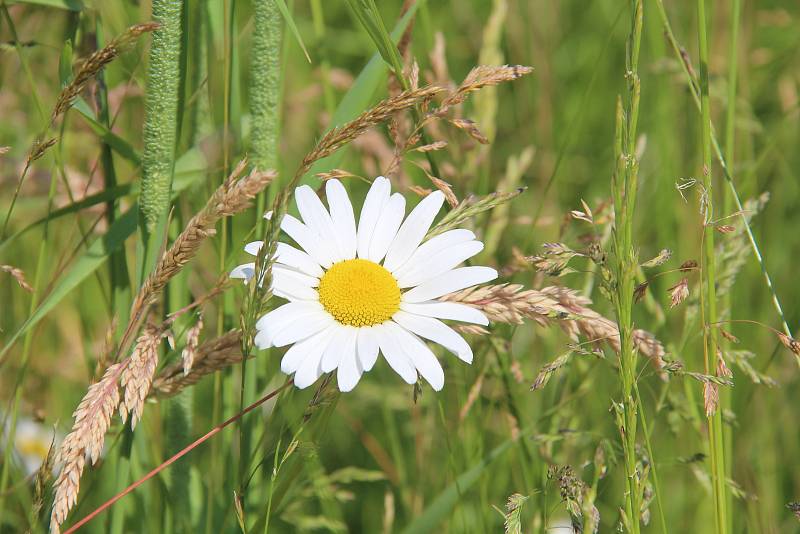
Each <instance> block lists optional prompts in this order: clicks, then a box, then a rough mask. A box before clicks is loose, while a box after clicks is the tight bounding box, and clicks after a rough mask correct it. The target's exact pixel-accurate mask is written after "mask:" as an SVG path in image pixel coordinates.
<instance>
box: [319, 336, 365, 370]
mask: <svg viewBox="0 0 800 534" xmlns="http://www.w3.org/2000/svg"><path fill="white" fill-rule="evenodd" d="M357 333H358V330H357V329H355V328H353V327H352V326H350V325H343V324H337V325H336V329H335V330H334V332H333V337H332V338H331V344H330V345H328V348H327V349H325V353H324V354H323V355H322V372H323V373H330V372H331V371H333V370H334V369H336V367H338V366H339V363H340V362H341V361H342V358H343V357H344V355H345V354H347V353H348V352H350V351H353V353H355V351H356V334H357Z"/></svg>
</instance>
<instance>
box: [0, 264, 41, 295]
mask: <svg viewBox="0 0 800 534" xmlns="http://www.w3.org/2000/svg"><path fill="white" fill-rule="evenodd" d="M0 271H3V272H4V273H8V274H10V275H11V277H12V278H13V279H14V280H16V281H17V284H18V285H19V287H21V288H22V289H24V290H25V291H27V292H29V293H32V292H33V288H32V287H31V285H30V284H29V283H28V281H27V280H26V279H25V273H24V272H23V271H22V269H18V268H17V267H14V266H12V265H0Z"/></svg>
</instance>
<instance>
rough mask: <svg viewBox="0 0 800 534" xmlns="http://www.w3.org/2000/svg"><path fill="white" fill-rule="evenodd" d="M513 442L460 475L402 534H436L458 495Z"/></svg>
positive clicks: (453, 506) (504, 445)
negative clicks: (429, 533)
mask: <svg viewBox="0 0 800 534" xmlns="http://www.w3.org/2000/svg"><path fill="white" fill-rule="evenodd" d="M515 441H516V440H514V439H509V440H506V441H505V442H503V443H502V444H500V445H499V446H497V447H496V448H494V449H493V450H492V451H491V452H490V453H489V454H488V455H487V456H486V457H485V458H484V459H483V460H481V461H480V462H479V463H478V464H476V465H474V466H473V467H471V468H470V469H469V470H467V471H464V472H463V473H461V475H459V477H458V478H457V479H456V481H455V482H453V483H452V484H450V485H449V486H447V488H446V489H445V490H444V491H443V492H442V493H440V494H439V495H438V496H437V497H436V498H435V499H434V500H433V502H431V504H430V506H428V507H427V508H426V509H425V511H423V512H422V515H420V516H419V517H417V518H416V519H415V520H414V521H412V522H411V524H410V525H408V526H407V527H406V528H405V529H404V530H403V532H402V534H421V533H424V532H438V531H439V530H438V526H439V524H440V523H441V522H442V521H444V520H445V519H446V518H447V517H448V516H449V515H450V513H451V512H452V510H453V508H455V506H456V504H457V503H458V500H459V497H460V495H463V494H464V493H466V491H467V490H469V489H470V488H471V487H472V485H473V484H475V483H476V482H477V481H478V480H479V479H480V478H481V475H482V474H483V472H484V471H485V470H486V468H487V467H489V466H490V465H491V464H492V462H494V461H495V460H497V459H498V458H499V457H500V456H502V455H503V453H505V452H506V451H507V450H508V449H509V448H510V447H511V446H512V445H513V444H514V443H515Z"/></svg>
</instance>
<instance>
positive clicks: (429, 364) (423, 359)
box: [395, 327, 444, 391]
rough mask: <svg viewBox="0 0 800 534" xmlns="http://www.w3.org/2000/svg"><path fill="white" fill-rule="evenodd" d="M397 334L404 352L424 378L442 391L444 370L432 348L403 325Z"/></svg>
mask: <svg viewBox="0 0 800 534" xmlns="http://www.w3.org/2000/svg"><path fill="white" fill-rule="evenodd" d="M395 334H396V335H397V338H398V340H399V341H400V347H401V348H402V349H403V352H405V353H406V356H408V357H409V358H410V359H411V361H412V363H413V364H414V367H416V368H417V370H418V371H419V374H420V375H422V378H424V379H425V381H427V382H428V384H430V385H431V387H432V388H433V389H434V390H436V391H440V390H441V389H442V387H444V370H442V365H441V364H440V363H439V360H437V359H436V356H435V355H434V354H433V352H432V351H431V349H429V348H428V346H427V345H425V342H424V341H422V340H421V339H419V338H418V337H417V336H415V335H414V334H412V333H411V332H409V331H408V330H406V329H404V328H402V327H401V328H398V329H396V330H395Z"/></svg>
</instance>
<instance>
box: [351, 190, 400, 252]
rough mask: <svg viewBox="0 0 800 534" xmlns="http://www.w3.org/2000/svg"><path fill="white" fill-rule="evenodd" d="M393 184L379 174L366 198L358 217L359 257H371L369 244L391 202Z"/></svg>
mask: <svg viewBox="0 0 800 534" xmlns="http://www.w3.org/2000/svg"><path fill="white" fill-rule="evenodd" d="M391 189H392V185H391V183H390V182H389V180H387V179H386V178H384V177H383V176H378V177H377V178H375V181H374V182H372V186H371V187H370V188H369V192H367V197H366V198H365V199H364V205H363V206H362V208H361V216H360V217H359V219H358V232H357V234H358V238H357V239H358V257H359V258H367V257H369V244H370V241H372V234H373V233H374V232H375V225H376V224H377V223H378V219H379V218H380V216H381V213H383V208H384V207H385V206H386V203H387V202H389V193H390V192H391Z"/></svg>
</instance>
